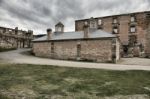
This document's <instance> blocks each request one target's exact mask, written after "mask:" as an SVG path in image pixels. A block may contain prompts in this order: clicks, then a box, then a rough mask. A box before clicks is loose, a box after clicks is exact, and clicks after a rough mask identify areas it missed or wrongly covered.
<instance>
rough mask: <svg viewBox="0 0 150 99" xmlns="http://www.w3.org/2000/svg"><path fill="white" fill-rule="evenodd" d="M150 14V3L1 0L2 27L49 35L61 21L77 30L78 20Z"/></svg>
mask: <svg viewBox="0 0 150 99" xmlns="http://www.w3.org/2000/svg"><path fill="white" fill-rule="evenodd" d="M140 11H150V0H0V26H3V27H8V28H15V27H19V29H23V30H33V31H34V34H45V33H46V29H47V28H52V29H53V31H54V26H55V24H57V23H58V22H60V21H61V22H62V23H63V24H64V25H65V31H74V25H75V22H74V21H75V20H78V19H84V18H90V17H100V16H107V15H116V14H123V13H131V12H140Z"/></svg>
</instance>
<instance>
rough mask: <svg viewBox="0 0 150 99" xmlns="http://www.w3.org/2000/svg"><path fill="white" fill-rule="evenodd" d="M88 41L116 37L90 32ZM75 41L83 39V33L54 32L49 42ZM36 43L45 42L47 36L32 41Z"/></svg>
mask: <svg viewBox="0 0 150 99" xmlns="http://www.w3.org/2000/svg"><path fill="white" fill-rule="evenodd" d="M88 36H89V37H88V39H96V38H116V35H113V34H111V33H107V32H105V31H103V30H90V33H89V35H88ZM75 39H84V32H83V31H78V32H63V33H60V32H55V33H53V34H52V35H51V40H53V41H55V40H56V41H59V40H75ZM38 41H47V35H46V36H44V37H41V38H38V39H35V40H33V42H38Z"/></svg>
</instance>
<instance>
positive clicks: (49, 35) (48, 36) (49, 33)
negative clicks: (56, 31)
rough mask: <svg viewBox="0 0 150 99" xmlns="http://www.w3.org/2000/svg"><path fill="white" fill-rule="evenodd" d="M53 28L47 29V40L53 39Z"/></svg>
mask: <svg viewBox="0 0 150 99" xmlns="http://www.w3.org/2000/svg"><path fill="white" fill-rule="evenodd" d="M51 34H52V29H47V40H51Z"/></svg>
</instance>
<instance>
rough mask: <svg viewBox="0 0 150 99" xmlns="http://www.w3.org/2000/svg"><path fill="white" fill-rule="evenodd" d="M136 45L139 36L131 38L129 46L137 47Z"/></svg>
mask: <svg viewBox="0 0 150 99" xmlns="http://www.w3.org/2000/svg"><path fill="white" fill-rule="evenodd" d="M136 43H137V36H135V35H132V36H129V46H135V44H136Z"/></svg>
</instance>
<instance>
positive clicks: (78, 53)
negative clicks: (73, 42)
mask: <svg viewBox="0 0 150 99" xmlns="http://www.w3.org/2000/svg"><path fill="white" fill-rule="evenodd" d="M80 56H81V44H77V57H80Z"/></svg>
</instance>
